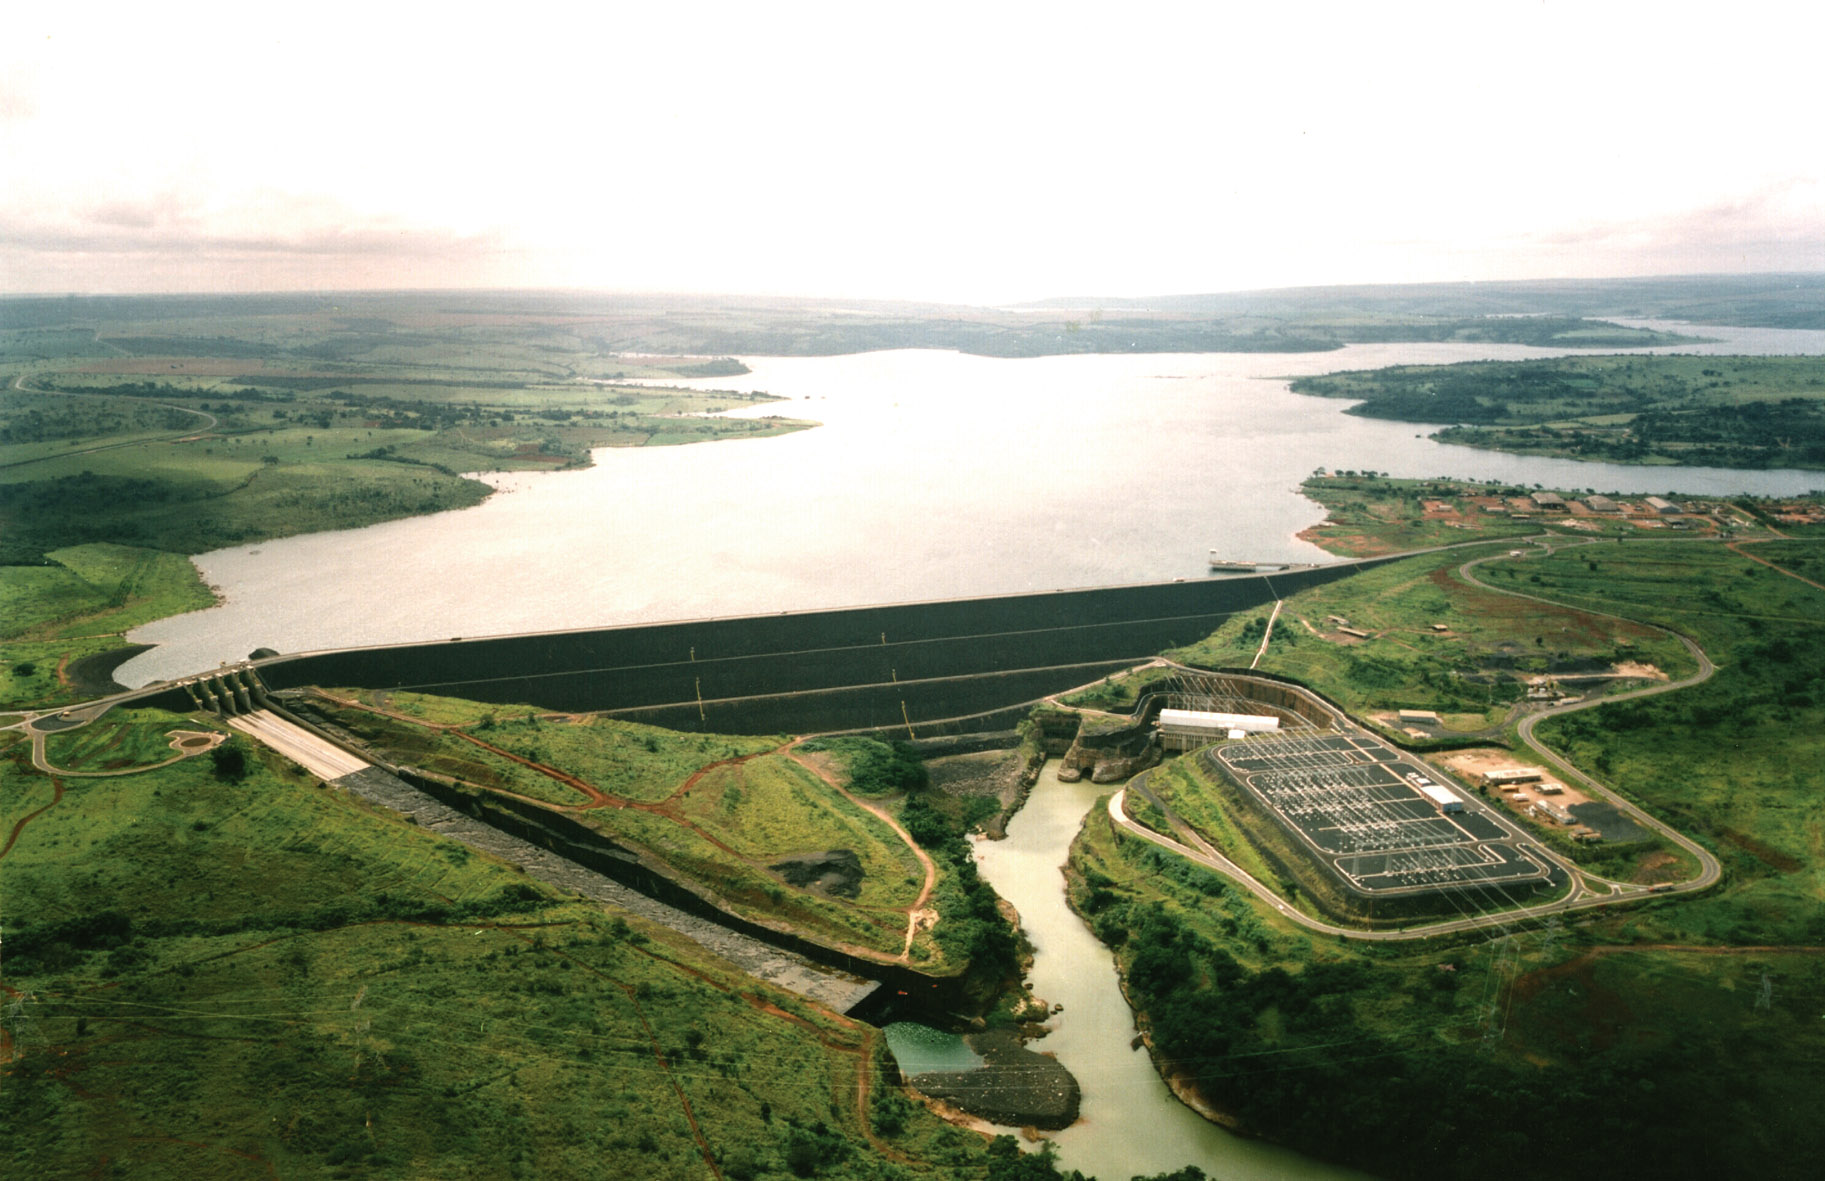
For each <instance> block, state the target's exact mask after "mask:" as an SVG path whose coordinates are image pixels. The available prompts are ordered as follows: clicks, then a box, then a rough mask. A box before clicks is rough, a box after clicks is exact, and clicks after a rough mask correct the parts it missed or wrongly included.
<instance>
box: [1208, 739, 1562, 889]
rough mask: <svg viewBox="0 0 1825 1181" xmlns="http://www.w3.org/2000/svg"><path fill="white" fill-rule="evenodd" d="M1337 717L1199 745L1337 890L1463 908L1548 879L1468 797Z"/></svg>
mask: <svg viewBox="0 0 1825 1181" xmlns="http://www.w3.org/2000/svg"><path fill="white" fill-rule="evenodd" d="M1346 726H1347V723H1345V722H1343V720H1342V719H1341V718H1338V719H1335V721H1334V724H1333V726H1331V727H1323V726H1320V725H1316V724H1313V723H1312V722H1311V721H1309V720H1304V721H1302V724H1299V725H1296V726H1292V727H1288V728H1285V729H1283V730H1282V731H1280V732H1279V733H1274V734H1257V735H1252V736H1251V737H1249V738H1248V739H1247V740H1246V741H1243V742H1230V743H1227V744H1224V745H1220V746H1214V747H1210V748H1209V749H1207V750H1206V751H1205V752H1204V753H1203V755H1201V756H1199V757H1201V758H1203V759H1205V760H1206V761H1207V762H1208V764H1209V766H1210V767H1211V768H1212V769H1213V770H1215V771H1216V772H1217V774H1219V775H1221V776H1223V777H1224V778H1226V779H1228V780H1229V781H1230V782H1232V783H1235V784H1238V785H1240V786H1241V787H1242V788H1243V789H1244V794H1245V798H1246V799H1247V800H1248V801H1249V802H1251V803H1253V804H1255V805H1256V806H1258V807H1259V808H1260V809H1261V810H1262V811H1263V812H1264V813H1266V815H1267V816H1268V817H1269V818H1271V819H1272V820H1273V822H1274V823H1275V824H1276V825H1278V826H1279V827H1280V828H1282V829H1283V830H1285V832H1286V833H1287V834H1289V835H1290V836H1291V837H1292V838H1293V842H1294V844H1295V845H1296V846H1297V847H1298V848H1299V849H1300V850H1301V851H1302V852H1303V853H1304V854H1306V855H1307V856H1309V857H1310V859H1311V860H1312V861H1313V862H1315V863H1317V864H1318V865H1319V866H1321V867H1322V868H1323V870H1324V872H1325V873H1326V874H1327V875H1328V876H1330V877H1332V878H1334V879H1335V880H1336V881H1337V882H1338V883H1340V884H1341V885H1342V886H1343V888H1344V889H1345V891H1346V892H1347V893H1348V894H1350V895H1353V896H1355V897H1356V898H1357V899H1358V900H1359V901H1361V902H1363V903H1364V904H1365V908H1366V909H1370V910H1374V909H1376V908H1375V907H1374V905H1373V904H1374V902H1375V900H1377V899H1387V900H1390V901H1392V900H1394V899H1399V898H1420V897H1422V896H1425V895H1437V896H1439V897H1440V898H1441V899H1442V900H1446V901H1448V902H1450V903H1451V904H1454V905H1457V906H1459V907H1461V908H1463V909H1465V910H1469V909H1472V908H1476V909H1481V908H1485V907H1487V906H1488V905H1490V904H1491V903H1492V902H1496V903H1499V902H1501V901H1502V895H1505V894H1507V895H1512V896H1513V897H1515V898H1517V899H1518V898H1519V897H1521V896H1523V895H1528V894H1531V893H1532V892H1533V891H1534V890H1535V889H1536V888H1539V887H1545V886H1549V885H1551V884H1553V882H1554V881H1555V870H1554V867H1553V864H1552V862H1551V861H1550V860H1548V859H1547V858H1546V856H1545V855H1544V854H1543V853H1542V852H1540V851H1539V850H1538V849H1537V847H1536V846H1535V845H1534V842H1533V841H1532V840H1531V839H1529V838H1528V837H1527V836H1526V835H1525V834H1523V833H1522V832H1520V831H1519V830H1517V829H1515V828H1513V827H1512V826H1511V825H1509V824H1508V823H1506V822H1504V821H1503V820H1502V819H1501V818H1499V817H1498V816H1496V815H1495V814H1494V813H1493V812H1491V811H1489V810H1488V809H1487V808H1485V807H1484V806H1483V805H1482V804H1481V803H1480V802H1479V801H1476V800H1475V798H1474V796H1472V795H1471V793H1468V792H1461V791H1457V790H1455V789H1454V788H1452V787H1449V786H1446V785H1441V784H1438V783H1435V782H1434V781H1433V779H1432V777H1433V776H1436V775H1437V774H1438V772H1436V771H1433V770H1432V769H1431V768H1429V767H1424V766H1421V765H1420V764H1418V763H1416V762H1414V761H1413V760H1411V759H1409V758H1408V757H1406V756H1404V755H1402V754H1401V753H1400V752H1399V751H1396V750H1394V749H1393V748H1392V747H1389V746H1387V745H1386V744H1384V743H1382V742H1381V741H1380V740H1378V739H1376V738H1374V737H1373V736H1371V735H1369V734H1367V733H1366V732H1351V731H1350V730H1349V729H1346V728H1345V727H1346Z"/></svg>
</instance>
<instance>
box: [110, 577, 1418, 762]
mask: <svg viewBox="0 0 1825 1181" xmlns="http://www.w3.org/2000/svg"><path fill="white" fill-rule="evenodd" d="M1389 560H1392V559H1391V558H1370V559H1362V560H1358V561H1346V562H1338V563H1334V564H1330V565H1325V566H1309V567H1303V568H1293V569H1289V570H1283V571H1277V572H1274V573H1270V574H1254V575H1234V576H1229V577H1213V578H1205V579H1196V580H1189V581H1175V582H1169V583H1149V584H1140V585H1133V586H1119V587H1103V588H1097V589H1089V590H1062V591H1054V592H1041V593H1025V594H1013V595H998V596H991V597H987V598H974V599H951V600H940V601H932V602H923V603H902V604H893V605H885V606H870V607H849V608H839V609H834V610H820V611H805V612H783V613H780V614H774V615H752V616H737V617H724V618H714V619H702V620H690V621H681V622H674V623H661V624H639V625H629V626H624V627H608V628H596V629H590V630H580V631H551V632H534V633H526V634H520V635H509V636H494V637H487V638H478V639H464V638H460V637H457V638H451V639H448V640H440V641H431V642H425V643H416V644H396V645H387V646H378V647H368V648H343V649H332V650H326V651H319V652H306V653H296V654H282V655H268V656H264V657H262V658H257V659H253V660H251V662H250V664H251V668H252V669H253V670H255V671H256V672H257V676H258V678H259V680H260V681H261V682H262V683H263V685H264V686H265V687H266V688H267V689H269V690H275V691H277V690H285V689H298V688H303V687H305V686H309V685H318V686H324V687H340V688H361V689H370V690H382V691H396V692H415V693H428V694H435V695H439V696H447V697H462V698H467V699H470V700H475V701H485V702H491V703H499V704H528V705H535V706H540V707H542V708H546V709H550V710H554V711H564V712H572V713H603V714H606V715H608V716H611V717H618V718H623V719H625V720H629V721H637V722H644V723H648V724H651V725H657V726H664V727H667V728H669V729H674V730H682V731H690V732H710V733H724V734H770V733H799V734H805V733H823V732H831V731H850V730H882V731H891V730H896V729H897V730H900V731H902V732H904V734H905V735H906V736H912V737H927V736H932V735H937V734H945V733H964V732H970V731H981V730H995V729H1007V728H1009V727H1011V726H1012V725H1013V724H1014V723H1015V722H1017V721H1018V720H1019V719H1020V717H1022V716H1023V715H1024V712H1025V709H1026V707H1027V706H1028V705H1029V704H1030V703H1032V702H1034V701H1036V700H1038V699H1039V698H1042V697H1044V696H1046V695H1048V694H1051V693H1057V692H1061V691H1063V690H1066V689H1070V688H1073V687H1075V686H1078V685H1082V684H1085V683H1087V682H1089V681H1093V680H1096V679H1097V678H1099V677H1102V676H1104V675H1106V674H1108V673H1110V672H1113V671H1116V670H1117V669H1121V668H1126V667H1129V666H1132V665H1133V664H1135V663H1138V662H1140V661H1143V660H1146V659H1148V658H1150V657H1153V656H1155V655H1157V654H1159V653H1160V652H1161V651H1163V650H1165V649H1167V648H1172V647H1176V646H1180V645H1185V644H1190V643H1193V642H1195V641H1196V640H1199V639H1201V638H1203V637H1204V636H1206V635H1208V634H1209V633H1210V632H1212V631H1214V630H1216V629H1217V628H1218V627H1219V626H1221V625H1222V623H1223V621H1224V620H1225V619H1227V618H1228V617H1229V616H1231V615H1233V614H1236V613H1237V612H1240V611H1247V610H1250V609H1252V608H1257V607H1261V606H1264V605H1266V604H1269V603H1272V602H1274V601H1276V600H1278V599H1281V598H1284V597H1285V596H1287V595H1289V594H1292V593H1294V592H1296V591H1299V590H1303V589H1305V588H1307V587H1312V586H1317V585H1321V584H1323V583H1327V582H1332V581H1335V580H1336V579H1339V578H1342V577H1346V576H1348V575H1350V574H1354V573H1357V572H1358V571H1360V570H1364V569H1368V568H1370V567H1372V566H1375V565H1380V564H1381V563H1383V562H1386V561H1389ZM243 667H247V666H243ZM210 676H211V674H203V677H202V680H203V683H204V686H205V688H206V687H207V684H208V678H209V677H210ZM188 680H190V681H191V682H192V683H191V684H190V685H189V686H188V687H186V686H185V685H183V684H181V683H178V682H165V683H161V684H155V685H151V686H147V687H146V688H145V689H143V690H141V691H139V692H138V693H135V694H133V695H132V696H133V697H134V699H136V700H138V701H140V702H143V703H145V704H152V705H159V706H162V707H164V708H168V709H174V710H179V711H183V710H189V709H194V708H196V707H197V705H198V696H197V694H196V693H195V690H196V688H197V685H196V682H197V680H198V678H189V679H188ZM239 692H240V690H239V688H238V685H232V684H231V685H230V686H228V695H238V694H239ZM226 696H227V695H223V699H224V700H225V699H226ZM211 700H213V698H211Z"/></svg>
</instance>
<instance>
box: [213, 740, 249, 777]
mask: <svg viewBox="0 0 1825 1181" xmlns="http://www.w3.org/2000/svg"><path fill="white" fill-rule="evenodd" d="M209 761H210V762H211V763H213V764H214V765H215V777H216V778H217V779H220V780H221V781H222V782H223V783H239V782H241V780H243V779H245V778H247V752H246V751H245V750H243V749H241V744H240V743H238V742H224V743H223V744H222V745H220V746H218V747H216V748H215V749H214V750H212V751H210V752H209Z"/></svg>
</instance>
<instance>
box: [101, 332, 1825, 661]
mask: <svg viewBox="0 0 1825 1181" xmlns="http://www.w3.org/2000/svg"><path fill="white" fill-rule="evenodd" d="M1704 331H1706V332H1707V333H1711V334H1714V335H1716V334H1723V335H1726V336H1727V339H1726V340H1724V341H1721V342H1720V343H1718V344H1713V345H1706V346H1693V347H1691V348H1690V349H1689V351H1709V352H1728V351H1741V352H1779V351H1802V352H1803V351H1819V352H1825V333H1816V332H1776V331H1773V330H1744V329H1710V328H1707V329H1705V330H1704ZM1544 355H1551V354H1549V353H1548V352H1547V351H1546V350H1540V349H1532V348H1524V347H1520V346H1501V345H1463V344H1433V345H1410V344H1403V345H1359V346H1351V347H1349V348H1346V349H1341V350H1338V351H1336V352H1330V353H1305V354H1296V355H1285V354H1197V355H1183V356H1181V355H1140V356H1071V357H1040V358H1033V359H1022V360H1006V359H997V358H989V357H975V356H968V355H964V354H959V353H949V352H934V351H921V350H901V351H892V352H879V353H865V354H860V355H854V356H842V357H809V358H805V357H793V358H778V357H756V358H748V359H747V361H748V364H749V365H750V366H751V367H752V372H751V373H749V374H747V375H745V376H743V377H740V378H714V379H705V380H700V381H697V382H692V383H689V384H693V385H698V386H703V387H707V388H737V389H741V390H765V391H768V392H771V393H773V394H776V395H781V396H784V397H786V398H787V399H788V400H786V401H782V402H777V403H773V404H771V405H766V406H761V407H754V408H748V409H745V410H744V411H743V413H748V414H767V413H777V414H786V415H792V416H797V417H802V418H811V419H816V420H818V421H820V422H822V423H823V424H824V425H822V426H820V427H818V428H816V429H814V430H808V431H801V432H798V433H796V434H793V435H788V436H783V437H778V438H767V439H744V440H735V441H727V442H716V443H704V444H697V445H693V446H685V447H653V448H637V449H612V450H603V451H598V452H596V454H595V461H596V465H595V466H594V467H592V468H590V469H587V470H583V471H572V472H550V473H513V474H504V475H498V474H497V475H492V476H488V477H486V478H487V480H488V482H489V483H490V484H492V485H494V486H495V487H496V488H497V489H499V490H500V492H499V494H497V495H495V496H492V497H490V498H489V499H488V500H487V501H486V502H485V503H483V504H481V505H479V506H476V507H474V508H470V509H464V510H461V511H457V512H450V513H440V514H437V515H434V516H429V517H418V518H413V519H410V520H403V521H393V522H388V523H386V524H381V525H374V526H371V527H368V528H365V529H353V530H343V531H338V532H333V533H318V534H310V535H306V536H302V537H293V538H287V539H284V540H281V541H268V542H262V543H259V544H256V545H249V546H237V547H234V548H231V549H223V550H217V551H214V552H212V553H208V554H204V555H202V556H200V557H199V558H198V559H197V565H198V566H199V567H200V568H201V569H202V571H203V574H204V577H205V578H206V579H207V580H208V581H209V583H210V584H211V585H213V586H216V587H218V588H219V589H220V590H221V591H222V593H223V595H224V596H225V599H226V601H225V602H224V603H223V604H222V605H221V606H218V607H215V608H211V609H209V610H207V611H201V612H194V613H191V614H188V615H183V616H177V617H174V618H171V619H165V620H160V621H158V622H156V623H152V624H149V625H147V626H145V627H142V628H139V629H137V630H136V631H135V632H134V633H133V634H132V637H131V638H132V639H133V640H135V641H137V642H141V643H152V644H157V645H159V647H158V648H156V649H155V650H153V651H152V652H149V653H146V654H144V655H142V656H140V657H138V658H136V659H134V660H132V661H130V662H128V663H127V664H126V665H124V666H122V668H121V670H120V672H119V673H118V674H117V676H119V678H120V679H121V681H122V683H123V684H128V685H143V684H147V683H149V682H151V681H155V680H159V679H164V678H170V677H176V676H183V675H187V674H190V673H193V672H196V671H199V670H201V669H207V668H212V667H214V666H215V665H216V664H218V663H219V662H221V661H225V660H238V659H241V658H243V657H245V656H246V655H247V654H248V653H250V652H252V651H253V650H254V649H256V648H262V647H266V648H274V649H277V650H279V651H282V652H298V651H306V650H312V649H318V648H332V647H346V646H351V645H357V644H384V643H400V642H407V641H412V640H426V639H438V638H445V637H449V636H458V635H460V636H471V637H473V636H483V635H500V634H505V633H512V632H523V631H536V630H544V629H550V628H580V627H598V626H605V625H612V624H618V623H637V622H653V621H658V620H670V619H688V618H696V617H702V616H710V615H738V614H750V613H757V612H772V611H783V610H793V609H806V608H816V607H836V606H851V605H858V604H866V603H882V602H904V601H907V600H916V599H929V598H943V597H952V596H971V595H983V594H996V593H1003V592H1016V591H1028V590H1046V589H1054V588H1059V587H1086V586H1106V585H1112V584H1122V583H1133V582H1147V581H1164V580H1168V579H1172V578H1193V577H1199V576H1202V575H1203V574H1204V573H1205V570H1206V567H1205V555H1206V551H1208V550H1210V549H1212V548H1215V549H1217V550H1219V551H1220V552H1221V553H1222V554H1223V555H1224V556H1226V557H1232V558H1239V559H1258V560H1264V561H1324V560H1326V555H1325V554H1324V553H1323V552H1322V551H1320V550H1319V549H1317V548H1316V547H1315V546H1311V545H1309V544H1307V543H1305V542H1302V541H1299V540H1297V539H1296V538H1295V536H1294V534H1296V533H1297V532H1298V531H1299V530H1301V529H1303V528H1305V527H1306V526H1309V525H1312V524H1315V523H1316V522H1317V521H1319V520H1321V519H1322V517H1323V511H1322V510H1321V509H1320V508H1319V506H1318V505H1316V504H1315V503H1313V502H1312V501H1310V500H1307V499H1306V498H1305V497H1304V496H1302V495H1301V494H1300V493H1299V491H1298V486H1299V483H1300V481H1301V480H1303V479H1304V478H1305V477H1306V476H1308V475H1310V474H1311V472H1312V471H1313V470H1314V469H1315V468H1319V467H1330V468H1338V469H1365V468H1367V469H1373V470H1376V471H1385V472H1388V473H1389V474H1392V475H1396V476H1455V477H1469V478H1479V479H1482V478H1497V479H1502V480H1507V481H1513V482H1518V483H1527V484H1542V485H1545V486H1548V487H1570V488H1593V489H1597V490H1601V491H1613V492H1625V493H1644V492H1677V493H1688V494H1695V495H1703V494H1722V493H1729V492H1757V493H1763V494H1773V495H1786V494H1791V493H1795V492H1802V491H1805V490H1807V489H1809V488H1812V487H1815V486H1820V485H1825V474H1821V473H1817V472H1793V471H1773V472H1734V471H1724V470H1719V469H1708V468H1665V467H1651V468H1650V467H1625V466H1618V465H1613V464H1584V463H1577V462H1574V461H1570V460H1550V459H1540V458H1531V457H1525V456H1511V455H1502V454H1499V453H1496V452H1490V451H1478V450H1474V449H1471V448H1466V447H1453V446H1444V445H1441V444H1438V443H1435V442H1433V441H1431V440H1430V439H1427V438H1425V437H1424V436H1425V435H1426V434H1427V432H1428V429H1429V428H1427V427H1424V426H1415V425H1413V424H1410V423H1393V422H1381V421H1376V420H1372V419H1363V418H1352V417H1349V416H1347V415H1345V414H1344V413H1343V411H1344V409H1345V407H1346V405H1347V403H1343V402H1339V401H1333V400H1327V399H1320V398H1309V397H1304V396H1301V395H1297V394H1293V393H1291V392H1290V391H1289V390H1288V389H1287V386H1286V382H1285V380H1282V379H1284V378H1286V377H1290V376H1297V375H1302V374H1308V373H1319V372H1330V371H1334V370H1339V369H1360V368H1372V367H1375V366H1380V365H1389V364H1396V363H1409V362H1444V361H1461V360H1471V359H1476V358H1499V359H1519V358H1523V357H1533V356H1544Z"/></svg>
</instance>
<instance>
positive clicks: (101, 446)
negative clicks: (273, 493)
mask: <svg viewBox="0 0 1825 1181" xmlns="http://www.w3.org/2000/svg"><path fill="white" fill-rule="evenodd" d="M13 388H14V389H16V390H18V391H19V392H20V393H22V394H44V395H48V396H54V397H59V398H104V397H108V396H110V395H107V394H71V393H65V392H64V391H63V390H41V389H37V388H35V387H33V386H28V385H26V384H25V375H24V374H23V373H22V374H20V375H19V376H18V377H16V378H14V379H13ZM119 396H122V397H124V396H126V395H119ZM148 405H152V406H157V407H158V408H159V409H161V410H177V411H181V412H182V413H184V414H194V415H196V416H197V417H198V418H200V419H203V420H204V421H203V423H202V425H200V426H196V427H192V428H191V429H190V430H187V431H170V432H166V433H163V434H156V435H146V436H144V437H141V438H136V439H123V440H122V441H120V442H118V443H98V444H96V445H95V446H93V447H77V448H75V449H74V450H70V451H58V452H56V453H54V454H51V455H35V456H33V457H32V458H30V459H16V460H13V461H12V462H11V463H0V468H9V467H24V466H25V465H27V464H30V463H43V462H45V461H46V460H49V459H67V458H68V457H70V456H72V455H93V454H95V453H96V452H97V451H112V450H114V449H115V448H117V447H139V446H142V445H144V444H146V443H165V442H169V441H171V440H172V439H181V438H183V437H185V436H186V435H189V434H193V433H194V432H196V431H199V430H202V431H212V430H214V429H215V428H216V427H217V426H218V425H220V423H219V420H218V419H217V418H216V416H215V415H213V414H210V413H208V412H207V411H204V410H192V409H191V408H190V407H188V406H176V405H173V404H172V403H170V402H151V403H148Z"/></svg>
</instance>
